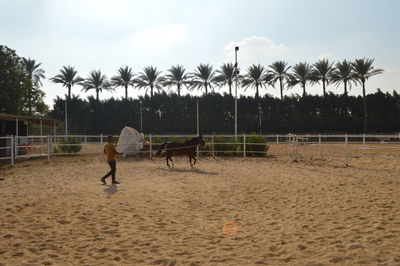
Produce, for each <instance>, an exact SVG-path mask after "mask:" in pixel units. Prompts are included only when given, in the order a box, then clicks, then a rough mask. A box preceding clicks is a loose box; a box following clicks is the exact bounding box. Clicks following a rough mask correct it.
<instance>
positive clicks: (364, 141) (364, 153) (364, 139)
mask: <svg viewBox="0 0 400 266" xmlns="http://www.w3.org/2000/svg"><path fill="white" fill-rule="evenodd" d="M364 154H365V134H363V155H364Z"/></svg>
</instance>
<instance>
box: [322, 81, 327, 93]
mask: <svg viewBox="0 0 400 266" xmlns="http://www.w3.org/2000/svg"><path fill="white" fill-rule="evenodd" d="M322 89H323V91H324V97H325V95H326V90H325V79H322Z"/></svg>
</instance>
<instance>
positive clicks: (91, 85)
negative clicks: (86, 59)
mask: <svg viewBox="0 0 400 266" xmlns="http://www.w3.org/2000/svg"><path fill="white" fill-rule="evenodd" d="M82 85H83V90H84V91H85V92H87V91H89V90H91V89H95V90H96V100H97V101H98V100H99V92H101V91H103V90H112V87H111V86H110V83H109V82H108V80H107V77H106V76H105V75H103V74H101V72H100V70H93V71H92V72H90V73H89V76H88V77H87V78H86V79H85V81H84V82H83V83H82Z"/></svg>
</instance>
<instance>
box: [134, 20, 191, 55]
mask: <svg viewBox="0 0 400 266" xmlns="http://www.w3.org/2000/svg"><path fill="white" fill-rule="evenodd" d="M187 28H188V26H187V25H185V24H171V25H165V26H159V27H153V28H150V29H146V30H143V31H139V32H137V33H135V34H134V35H133V36H132V37H131V41H132V42H133V43H134V45H135V46H137V48H138V49H144V50H147V51H154V50H155V51H157V50H162V51H165V50H168V49H169V48H171V47H173V46H174V45H175V44H177V43H178V42H179V41H180V40H182V39H183V37H184V35H185V32H186V30H187Z"/></svg>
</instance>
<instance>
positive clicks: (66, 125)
mask: <svg viewBox="0 0 400 266" xmlns="http://www.w3.org/2000/svg"><path fill="white" fill-rule="evenodd" d="M67 101H68V96H67V95H66V94H65V135H68V109H67Z"/></svg>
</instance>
